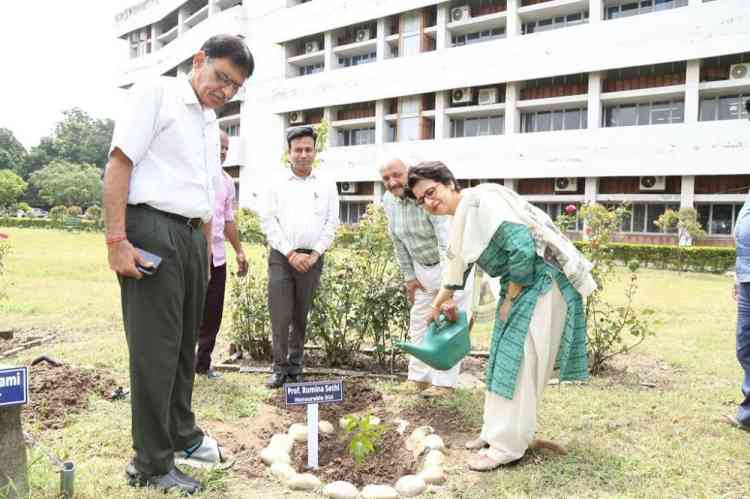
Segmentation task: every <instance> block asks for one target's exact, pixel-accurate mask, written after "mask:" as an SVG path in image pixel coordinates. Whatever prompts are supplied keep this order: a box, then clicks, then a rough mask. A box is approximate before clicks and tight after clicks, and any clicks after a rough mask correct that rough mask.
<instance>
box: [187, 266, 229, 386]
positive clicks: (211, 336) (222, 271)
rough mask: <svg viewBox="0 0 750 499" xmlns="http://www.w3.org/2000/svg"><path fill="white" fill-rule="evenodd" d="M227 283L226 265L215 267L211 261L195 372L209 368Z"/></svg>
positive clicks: (201, 371) (222, 310)
mask: <svg viewBox="0 0 750 499" xmlns="http://www.w3.org/2000/svg"><path fill="white" fill-rule="evenodd" d="M226 283H227V265H226V264H222V265H219V266H218V267H215V266H214V264H213V263H211V280H210V281H208V290H207V291H206V303H205V305H204V307H203V322H202V323H201V332H200V337H199V338H198V354H197V355H196V358H195V372H196V373H202V374H203V373H205V372H206V371H208V370H209V369H210V368H211V353H212V352H213V351H214V347H215V346H216V336H217V335H218V334H219V329H220V328H221V318H222V316H223V314H224V290H225V289H226Z"/></svg>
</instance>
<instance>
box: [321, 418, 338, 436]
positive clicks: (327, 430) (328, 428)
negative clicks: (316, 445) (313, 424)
mask: <svg viewBox="0 0 750 499" xmlns="http://www.w3.org/2000/svg"><path fill="white" fill-rule="evenodd" d="M318 431H319V432H320V433H322V434H323V435H330V434H331V433H333V431H334V430H333V425H332V424H331V423H329V422H328V421H320V422H319V423H318Z"/></svg>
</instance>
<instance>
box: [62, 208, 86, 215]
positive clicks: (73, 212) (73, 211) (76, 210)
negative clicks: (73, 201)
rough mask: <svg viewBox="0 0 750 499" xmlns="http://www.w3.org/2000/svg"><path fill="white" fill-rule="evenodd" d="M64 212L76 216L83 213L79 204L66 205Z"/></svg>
mask: <svg viewBox="0 0 750 499" xmlns="http://www.w3.org/2000/svg"><path fill="white" fill-rule="evenodd" d="M65 214H66V215H68V216H69V217H77V216H80V215H83V210H82V209H81V207H80V206H68V207H67V208H66V209H65Z"/></svg>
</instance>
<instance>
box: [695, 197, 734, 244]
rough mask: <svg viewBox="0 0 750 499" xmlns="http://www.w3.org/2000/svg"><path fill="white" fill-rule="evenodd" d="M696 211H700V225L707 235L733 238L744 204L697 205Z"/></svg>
mask: <svg viewBox="0 0 750 499" xmlns="http://www.w3.org/2000/svg"><path fill="white" fill-rule="evenodd" d="M695 209H696V210H697V211H698V223H700V224H701V227H702V228H703V230H705V231H706V233H708V234H709V235H711V236H731V235H732V234H733V233H734V225H735V222H736V221H737V215H738V214H739V213H740V210H741V209H742V204H739V203H713V204H697V205H696V206H695Z"/></svg>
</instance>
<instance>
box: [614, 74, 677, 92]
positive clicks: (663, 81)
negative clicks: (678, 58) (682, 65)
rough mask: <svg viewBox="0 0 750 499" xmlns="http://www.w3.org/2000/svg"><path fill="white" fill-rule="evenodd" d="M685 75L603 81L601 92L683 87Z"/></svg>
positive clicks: (649, 76)
mask: <svg viewBox="0 0 750 499" xmlns="http://www.w3.org/2000/svg"><path fill="white" fill-rule="evenodd" d="M684 84H685V73H671V74H663V75H647V76H639V77H637V78H627V79H618V80H604V84H603V87H602V91H604V92H622V91H624V90H640V89H642V88H655V87H668V86H671V85H684Z"/></svg>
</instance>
